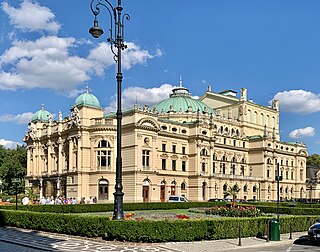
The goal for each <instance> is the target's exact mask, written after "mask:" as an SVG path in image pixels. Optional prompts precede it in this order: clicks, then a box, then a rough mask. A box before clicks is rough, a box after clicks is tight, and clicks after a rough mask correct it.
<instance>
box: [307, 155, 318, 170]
mask: <svg viewBox="0 0 320 252" xmlns="http://www.w3.org/2000/svg"><path fill="white" fill-rule="evenodd" d="M307 165H310V166H315V167H320V155H319V154H312V155H311V156H309V157H307Z"/></svg>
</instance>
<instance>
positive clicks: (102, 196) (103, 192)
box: [98, 179, 109, 200]
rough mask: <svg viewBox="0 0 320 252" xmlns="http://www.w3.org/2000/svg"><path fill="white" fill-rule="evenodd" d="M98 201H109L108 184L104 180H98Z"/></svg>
mask: <svg viewBox="0 0 320 252" xmlns="http://www.w3.org/2000/svg"><path fill="white" fill-rule="evenodd" d="M98 186H99V194H98V199H99V200H108V199H109V182H108V180H106V179H101V180H99V183H98Z"/></svg>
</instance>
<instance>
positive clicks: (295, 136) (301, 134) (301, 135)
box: [289, 127, 315, 139]
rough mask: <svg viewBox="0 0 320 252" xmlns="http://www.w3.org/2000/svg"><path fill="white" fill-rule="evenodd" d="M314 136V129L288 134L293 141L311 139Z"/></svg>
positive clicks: (294, 131) (307, 128) (308, 128)
mask: <svg viewBox="0 0 320 252" xmlns="http://www.w3.org/2000/svg"><path fill="white" fill-rule="evenodd" d="M314 135H315V129H314V128H313V127H306V128H303V129H296V130H293V131H291V132H290V134H289V137H291V138H293V139H298V138H305V137H313V136H314Z"/></svg>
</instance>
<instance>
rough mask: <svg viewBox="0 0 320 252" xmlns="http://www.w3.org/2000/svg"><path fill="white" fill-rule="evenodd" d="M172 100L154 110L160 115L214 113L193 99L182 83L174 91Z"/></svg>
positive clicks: (161, 103) (165, 101) (158, 105)
mask: <svg viewBox="0 0 320 252" xmlns="http://www.w3.org/2000/svg"><path fill="white" fill-rule="evenodd" d="M172 92H173V93H172V94H171V95H170V98H168V99H166V100H163V101H161V102H160V103H158V104H157V105H155V106H154V107H153V108H154V109H155V110H156V111H157V112H159V113H162V112H164V113H168V112H198V111H199V112H206V113H209V114H211V113H214V111H213V110H212V109H211V108H210V107H209V106H208V105H206V104H205V103H203V102H201V101H199V100H196V99H193V98H191V94H190V93H189V90H188V89H187V88H184V87H182V83H181V81H180V87H178V88H174V89H173V90H172Z"/></svg>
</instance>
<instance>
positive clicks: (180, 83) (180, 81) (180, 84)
mask: <svg viewBox="0 0 320 252" xmlns="http://www.w3.org/2000/svg"><path fill="white" fill-rule="evenodd" d="M179 86H180V87H182V77H181V74H180V80H179Z"/></svg>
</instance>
